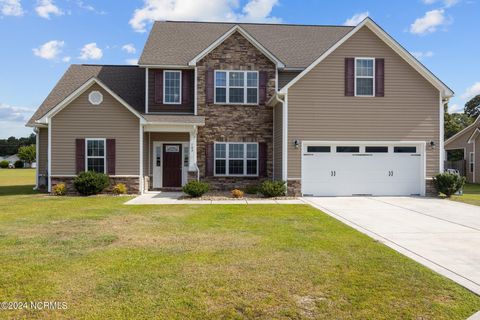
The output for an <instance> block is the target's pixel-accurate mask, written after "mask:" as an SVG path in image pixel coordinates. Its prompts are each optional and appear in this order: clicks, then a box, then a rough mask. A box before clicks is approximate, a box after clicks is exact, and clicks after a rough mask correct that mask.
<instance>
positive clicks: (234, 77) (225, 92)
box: [215, 70, 258, 104]
mask: <svg viewBox="0 0 480 320" xmlns="http://www.w3.org/2000/svg"><path fill="white" fill-rule="evenodd" d="M215 103H216V104H258V72H257V71H219V70H217V71H215Z"/></svg>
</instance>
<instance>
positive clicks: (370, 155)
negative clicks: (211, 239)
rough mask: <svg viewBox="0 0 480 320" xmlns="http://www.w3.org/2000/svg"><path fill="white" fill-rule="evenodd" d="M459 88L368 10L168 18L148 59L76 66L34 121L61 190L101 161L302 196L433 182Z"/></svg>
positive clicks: (46, 180)
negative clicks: (330, 21) (293, 19)
mask: <svg viewBox="0 0 480 320" xmlns="http://www.w3.org/2000/svg"><path fill="white" fill-rule="evenodd" d="M452 95H453V92H452V91H451V90H450V89H449V88H448V87H447V86H446V85H445V84H443V83H442V82H441V81H440V80H439V79H438V78H436V77H435V76H434V75H433V74H432V73H431V72H430V71H429V70H427V69H426V68H425V67H424V66H423V65H422V64H421V63H419V62H418V61H417V60H416V59H415V58H414V57H413V56H412V55H411V54H409V53H408V52H407V51H406V50H405V49H404V48H402V47H401V46H400V45H399V44H398V43H397V42H395V40H393V39H392V38H391V37H390V36H389V35H388V34H387V33H385V31H383V30H382V29H381V28H380V27H379V26H378V25H376V24H375V23H374V22H373V21H372V20H371V19H368V18H367V19H366V20H364V21H363V22H362V23H360V24H359V25H358V26H357V27H345V26H306V25H282V24H248V23H245V24H234V23H204V22H168V21H167V22H156V23H155V24H154V25H153V28H152V31H151V32H150V36H149V38H148V41H147V43H146V45H145V48H144V50H143V53H142V55H141V57H140V60H139V66H138V67H137V66H108V65H105V66H98V65H73V66H71V67H70V68H69V69H68V70H67V72H66V73H65V75H64V76H63V77H62V78H61V79H60V81H59V82H58V83H57V85H56V86H55V87H54V89H53V90H52V92H51V93H50V95H49V96H48V97H47V98H46V100H45V101H44V102H43V103H42V105H41V106H40V107H39V109H38V110H37V112H36V113H35V114H34V115H33V117H32V119H31V120H30V121H29V122H28V126H32V127H35V130H36V132H37V133H38V135H37V139H38V141H37V146H38V148H39V150H38V153H37V155H38V162H37V163H38V166H37V167H38V176H39V180H38V182H37V183H38V184H39V185H40V186H41V185H48V187H49V189H50V187H51V186H52V185H54V184H56V183H59V182H66V183H67V185H68V186H69V187H71V181H72V178H73V177H74V176H75V175H76V174H77V173H79V172H81V171H85V170H96V171H100V172H105V173H107V174H109V175H110V176H111V177H112V181H113V182H119V181H121V182H124V183H126V184H127V185H128V187H129V189H130V191H131V192H143V191H144V190H147V189H157V188H178V187H180V186H181V185H183V184H185V183H186V182H187V181H189V180H194V179H200V180H203V181H207V182H209V183H210V184H211V185H212V186H213V187H214V188H220V189H231V188H234V187H242V186H246V185H250V184H258V183H260V182H261V181H264V180H266V179H277V180H284V181H287V183H288V190H289V193H291V194H297V195H299V194H305V195H353V194H373V195H410V194H420V195H424V194H426V193H428V192H429V191H430V190H431V187H432V184H431V177H432V176H433V175H434V174H436V173H438V172H440V171H442V170H443V168H442V167H443V138H442V137H443V104H444V102H446V101H448V98H449V97H451V96H452Z"/></svg>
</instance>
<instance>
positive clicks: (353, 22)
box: [343, 11, 370, 26]
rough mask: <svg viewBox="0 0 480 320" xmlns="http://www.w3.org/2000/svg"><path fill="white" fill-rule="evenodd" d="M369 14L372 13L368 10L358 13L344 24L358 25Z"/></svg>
mask: <svg viewBox="0 0 480 320" xmlns="http://www.w3.org/2000/svg"><path fill="white" fill-rule="evenodd" d="M369 15H370V13H369V12H368V11H365V12H360V13H356V14H354V15H353V16H352V17H350V18H348V19H347V20H345V22H344V23H343V25H344V26H356V25H357V24H359V23H360V22H362V21H363V20H364V19H365V18H366V17H368V16H369Z"/></svg>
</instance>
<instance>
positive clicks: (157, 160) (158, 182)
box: [152, 141, 162, 188]
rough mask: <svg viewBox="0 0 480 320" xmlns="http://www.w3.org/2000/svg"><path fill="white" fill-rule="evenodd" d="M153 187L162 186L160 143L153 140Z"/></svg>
mask: <svg viewBox="0 0 480 320" xmlns="http://www.w3.org/2000/svg"><path fill="white" fill-rule="evenodd" d="M152 162H153V187H154V188H161V187H162V143H161V142H160V141H154V142H153V159H152Z"/></svg>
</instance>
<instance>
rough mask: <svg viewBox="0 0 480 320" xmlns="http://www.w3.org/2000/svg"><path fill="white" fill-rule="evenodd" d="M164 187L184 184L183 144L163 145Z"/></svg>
mask: <svg viewBox="0 0 480 320" xmlns="http://www.w3.org/2000/svg"><path fill="white" fill-rule="evenodd" d="M162 177H163V187H164V188H175V187H181V186H182V145H181V144H164V145H163V171H162Z"/></svg>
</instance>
